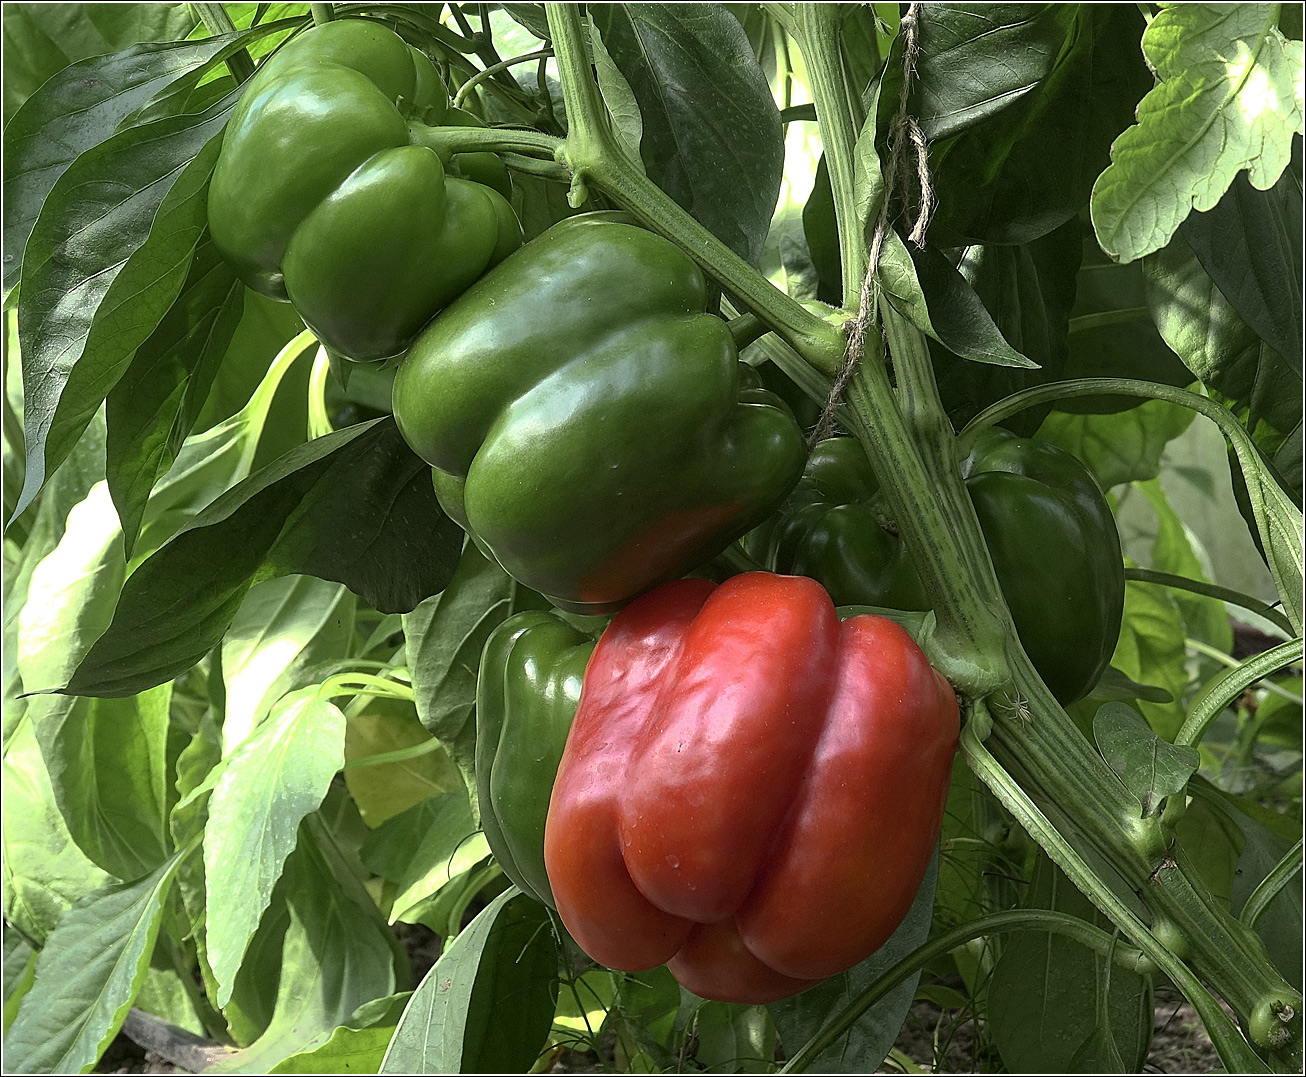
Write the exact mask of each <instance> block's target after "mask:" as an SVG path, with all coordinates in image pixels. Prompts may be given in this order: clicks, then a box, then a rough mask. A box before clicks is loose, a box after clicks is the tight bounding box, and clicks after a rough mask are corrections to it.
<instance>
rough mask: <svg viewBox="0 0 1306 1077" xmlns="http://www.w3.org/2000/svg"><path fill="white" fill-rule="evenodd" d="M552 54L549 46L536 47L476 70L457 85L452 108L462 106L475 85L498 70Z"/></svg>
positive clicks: (505, 69)
mask: <svg viewBox="0 0 1306 1077" xmlns="http://www.w3.org/2000/svg"><path fill="white" fill-rule="evenodd" d="M552 55H553V50H552V49H549V48H544V49H536V50H535V51H534V52H526V53H522V55H520V56H513V57H510V58H509V59H507V60H500V61H499V62H498V63H497V64H494V65H493V66H491V67H487V68H484V69H483V70H481V71H478V72H476V74H474V75H473V76H472V77H471V78H469V79H468V80H467V81H466V82H464V83H463V84H462V85H461V86H460V87H458V93H457V95H456V96H455V97H454V99H453V106H454V108H462V104H463V102H464V101H466V100H467V95H468V94H470V93H471V92H472V91H473V90H474V89H476V87H477V86H479V85H480V84H481V83H482V82H484V81H485V80H486V79H488V78H490V77H491V76H493V75H495V74H497V73H498V72H500V71H507V70H508V68H510V67H515V66H516V65H517V64H525V63H530V62H531V61H532V60H544V59H548V57H550V56H552Z"/></svg>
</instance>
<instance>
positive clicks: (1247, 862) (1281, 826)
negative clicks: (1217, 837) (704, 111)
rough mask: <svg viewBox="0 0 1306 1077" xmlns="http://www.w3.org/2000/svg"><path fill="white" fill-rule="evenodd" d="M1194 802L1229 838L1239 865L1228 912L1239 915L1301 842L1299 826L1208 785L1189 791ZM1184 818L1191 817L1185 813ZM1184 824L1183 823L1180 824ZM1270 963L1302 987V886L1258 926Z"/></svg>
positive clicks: (1291, 889) (1196, 784) (1278, 901)
mask: <svg viewBox="0 0 1306 1077" xmlns="http://www.w3.org/2000/svg"><path fill="white" fill-rule="evenodd" d="M1189 790H1190V792H1191V793H1192V795H1193V798H1194V803H1193V805H1190V809H1191V807H1193V806H1195V805H1197V804H1200V805H1202V806H1204V807H1205V808H1206V809H1207V810H1208V811H1209V812H1210V813H1211V814H1212V815H1214V816H1215V817H1216V818H1217V819H1218V820H1219V821H1220V824H1221V826H1222V827H1223V828H1224V829H1225V830H1226V832H1227V833H1228V834H1229V836H1230V841H1231V845H1232V848H1233V850H1235V855H1236V856H1237V865H1236V867H1235V868H1234V870H1233V871H1232V872H1231V873H1230V874H1229V876H1228V878H1229V883H1228V888H1229V889H1228V893H1229V901H1230V911H1231V912H1232V913H1233V915H1235V916H1237V915H1238V914H1239V913H1240V912H1241V911H1242V907H1243V904H1244V903H1245V902H1246V901H1247V898H1248V897H1249V896H1251V893H1252V891H1253V890H1255V889H1256V887H1257V886H1259V885H1260V883H1261V880H1263V879H1264V878H1265V876H1266V875H1268V874H1269V872H1270V870H1271V869H1272V868H1273V867H1274V866H1275V865H1276V864H1277V863H1278V862H1279V860H1280V858H1281V857H1282V856H1283V855H1284V854H1285V853H1286V852H1287V851H1288V849H1289V848H1290V847H1291V845H1292V843H1293V841H1294V840H1295V839H1297V838H1300V837H1301V827H1300V823H1299V822H1298V821H1296V820H1293V819H1290V818H1287V817H1285V816H1282V815H1276V814H1275V813H1273V812H1270V811H1267V810H1266V809H1264V808H1262V807H1261V806H1260V805H1259V804H1257V803H1255V802H1254V801H1248V800H1244V799H1242V798H1240V797H1235V796H1231V795H1230V794H1228V793H1225V792H1224V791H1223V790H1221V789H1217V788H1216V787H1215V786H1213V785H1211V784H1210V783H1209V782H1205V781H1202V780H1201V779H1195V780H1194V781H1193V782H1192V784H1191V785H1190V786H1189ZM1184 814H1185V817H1186V816H1187V812H1185V813H1184ZM1180 821H1181V822H1182V819H1181V820H1180ZM1256 932H1257V934H1258V935H1260V936H1261V939H1262V940H1263V941H1264V942H1265V946H1266V950H1267V951H1268V952H1269V955H1270V959H1271V960H1272V961H1273V962H1274V964H1275V966H1276V967H1277V968H1278V969H1279V971H1280V972H1281V973H1282V974H1283V975H1284V977H1285V978H1287V979H1288V980H1289V981H1290V982H1292V983H1293V984H1295V985H1297V986H1298V987H1300V986H1301V983H1302V894H1301V887H1300V886H1292V885H1289V886H1285V887H1284V888H1283V889H1282V890H1280V891H1279V893H1278V895H1277V896H1276V897H1275V899H1274V900H1273V901H1272V902H1271V903H1270V904H1269V906H1268V907H1267V908H1266V910H1265V912H1264V913H1263V914H1262V915H1261V919H1260V921H1259V922H1258V923H1257V925H1256Z"/></svg>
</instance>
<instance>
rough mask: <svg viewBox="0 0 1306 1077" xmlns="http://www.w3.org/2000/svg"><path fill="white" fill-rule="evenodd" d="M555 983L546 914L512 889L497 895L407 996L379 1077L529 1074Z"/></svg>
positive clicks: (542, 1039)
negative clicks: (387, 1076) (507, 1016)
mask: <svg viewBox="0 0 1306 1077" xmlns="http://www.w3.org/2000/svg"><path fill="white" fill-rule="evenodd" d="M557 983H558V950H557V944H556V943H555V941H554V938H553V930H552V928H551V926H550V923H549V917H548V913H547V910H546V909H545V908H544V906H543V905H541V904H540V903H539V902H537V901H535V900H533V899H531V898H528V897H527V896H526V895H525V894H523V893H522V892H521V891H520V890H518V889H516V888H515V887H513V888H510V889H509V890H506V891H504V892H503V893H502V894H500V895H499V896H498V897H497V898H495V899H494V900H493V901H492V902H491V903H490V904H489V905H488V906H487V907H486V908H485V909H484V910H483V911H482V912H480V913H479V914H478V915H477V917H476V919H475V920H473V921H472V922H471V923H470V924H469V925H468V926H467V927H466V928H465V929H464V930H463V931H462V933H461V934H459V935H458V937H457V938H456V939H454V941H453V943H452V944H451V945H450V946H449V948H448V949H446V950H445V952H444V953H443V954H441V955H440V960H439V961H437V962H436V963H435V966H434V967H433V968H432V969H431V971H430V972H428V973H427V974H426V976H425V977H424V978H423V980H422V982H421V984H420V985H419V986H418V988H417V990H416V991H415V992H413V997H412V998H411V999H410V1000H409V1003H408V1008H407V1009H406V1010H405V1011H404V1015H403V1017H402V1018H401V1019H400V1021H399V1027H398V1028H397V1029H396V1030H395V1035H394V1039H393V1040H392V1041H391V1043H390V1049H389V1050H388V1051H386V1054H385V1060H384V1061H383V1062H382V1064H381V1070H380V1072H381V1073H522V1072H525V1071H526V1070H529V1069H530V1068H531V1067H532V1066H533V1065H534V1064H535V1060H536V1058H537V1057H538V1055H539V1053H540V1051H541V1049H542V1048H543V1047H544V1043H545V1040H546V1038H547V1037H548V1034H549V1028H550V1026H551V1025H552V1023H553V1011H554V1007H555V1005H556V1003H557V994H558V992H557ZM506 1012H511V1013H512V1015H513V1019H512V1020H511V1021H504V1020H503V1019H502V1015H503V1014H504V1013H506Z"/></svg>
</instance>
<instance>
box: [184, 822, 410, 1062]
mask: <svg viewBox="0 0 1306 1077" xmlns="http://www.w3.org/2000/svg"><path fill="white" fill-rule="evenodd" d="M285 876H286V878H285V885H284V888H283V889H282V890H281V891H280V893H284V895H285V896H284V899H283V900H282V901H280V902H278V903H279V904H281V907H282V908H284V909H285V910H286V912H287V913H288V919H287V923H286V926H285V929H284V932H285V933H284V936H283V937H282V942H281V944H280V946H279V961H278V960H275V956H274V962H273V964H272V967H273V968H274V969H275V968H278V967H279V969H280V978H279V980H278V982H277V984H276V1000H275V1004H274V1007H273V1011H272V1015H271V1019H270V1021H269V1023H268V1025H267V1029H266V1031H264V1032H263V1034H262V1035H261V1036H259V1037H258V1039H257V1040H255V1041H254V1043H253V1044H251V1045H250V1046H249V1047H248V1048H246V1049H245V1050H243V1051H239V1052H237V1053H236V1054H234V1055H232V1056H231V1057H230V1058H228V1059H225V1060H224V1061H223V1062H221V1063H219V1064H218V1065H216V1066H213V1067H211V1068H210V1069H209V1070H208V1071H207V1072H209V1073H269V1072H271V1071H272V1069H273V1067H275V1066H276V1065H278V1064H279V1063H280V1062H281V1061H282V1060H283V1059H287V1058H290V1057H291V1056H293V1055H295V1054H298V1053H299V1052H301V1051H304V1050H308V1049H311V1048H312V1046H313V1045H314V1044H317V1043H319V1042H320V1038H321V1037H323V1036H330V1034H331V1032H332V1031H333V1030H334V1029H336V1028H338V1027H340V1026H341V1025H348V1024H349V1023H350V1021H351V1020H352V1019H353V1017H354V1015H355V1014H357V1013H358V1012H359V1009H360V1007H363V1006H366V1005H367V1004H369V1003H372V1002H375V1001H377V1000H382V999H386V998H388V997H389V996H391V995H393V994H394V992H395V986H396V984H395V981H396V958H397V956H398V955H397V954H396V950H395V947H396V945H397V944H396V942H395V940H394V936H393V935H392V934H391V932H390V930H389V928H388V927H387V926H386V924H385V921H384V920H383V919H382V918H381V915H380V913H379V912H378V911H377V908H376V903H375V902H374V901H372V899H371V898H370V897H369V895H368V893H367V891H366V890H365V889H364V888H363V885H362V883H361V882H360V881H359V880H358V879H357V878H356V877H354V875H353V873H352V872H351V871H350V870H349V868H348V867H347V866H346V865H345V864H344V863H343V861H342V859H341V857H340V854H339V852H338V850H336V849H335V848H334V845H333V842H332V839H331V838H330V836H329V835H328V834H327V833H326V831H325V828H323V827H321V826H320V825H317V824H315V823H314V821H313V819H312V818H310V819H309V820H308V821H307V822H306V823H305V824H304V827H303V829H302V831H301V834H300V840H299V844H298V846H297V847H296V849H295V852H294V853H293V854H292V855H291V856H290V858H289V859H288V860H287V861H286V870H285ZM274 911H275V906H274V909H272V910H269V914H270V915H271V914H272V913H273V912H274ZM247 963H248V961H247ZM242 971H243V970H242ZM403 975H407V970H406V969H405V970H404V972H403Z"/></svg>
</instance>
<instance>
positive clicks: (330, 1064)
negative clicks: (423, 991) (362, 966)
mask: <svg viewBox="0 0 1306 1077" xmlns="http://www.w3.org/2000/svg"><path fill="white" fill-rule="evenodd" d="M411 996H412V992H411V991H402V992H400V993H399V994H397V995H389V996H387V997H386V998H379V999H377V1000H376V1001H375V1002H368V1003H365V1004H364V1005H362V1006H360V1007H359V1008H358V1010H357V1011H356V1012H355V1013H354V1015H353V1016H352V1017H350V1018H349V1020H348V1021H347V1022H346V1023H345V1024H343V1025H339V1026H337V1027H336V1028H335V1029H333V1030H332V1031H331V1034H330V1035H329V1036H327V1037H325V1038H322V1037H319V1039H321V1040H322V1042H321V1043H314V1044H310V1045H309V1046H308V1047H306V1048H305V1049H304V1050H302V1051H297V1052H295V1053H294V1054H293V1055H287V1056H286V1057H285V1058H283V1059H282V1060H281V1061H280V1062H278V1063H277V1064H276V1065H275V1066H273V1067H272V1068H271V1069H270V1070H268V1072H269V1073H376V1072H377V1071H378V1070H379V1069H380V1066H381V1060H382V1059H383V1058H384V1057H385V1052H386V1048H387V1047H389V1046H390V1040H391V1039H393V1038H394V1034H395V1027H396V1026H397V1025H398V1024H399V1017H400V1015H401V1014H402V1013H403V1012H404V1007H405V1006H406V1005H407V1003H408V999H409V998H410V997H411Z"/></svg>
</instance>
